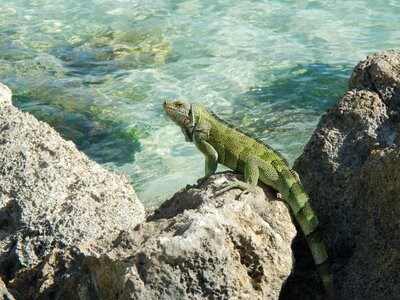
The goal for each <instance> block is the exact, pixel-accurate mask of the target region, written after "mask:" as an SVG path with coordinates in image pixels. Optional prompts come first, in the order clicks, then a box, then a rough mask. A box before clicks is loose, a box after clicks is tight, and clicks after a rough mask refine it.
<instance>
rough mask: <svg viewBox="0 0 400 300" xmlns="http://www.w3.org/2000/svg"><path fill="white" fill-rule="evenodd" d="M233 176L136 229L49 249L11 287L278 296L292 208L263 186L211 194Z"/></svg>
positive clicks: (128, 295) (116, 294) (122, 295)
mask: <svg viewBox="0 0 400 300" xmlns="http://www.w3.org/2000/svg"><path fill="white" fill-rule="evenodd" d="M232 176H233V175H232V174H228V175H223V174H217V175H214V176H212V178H210V179H209V180H208V182H206V183H205V185H204V186H203V187H202V188H201V189H189V190H183V191H181V192H179V193H177V194H176V195H175V196H174V197H173V198H172V199H171V200H168V201H166V202H165V203H164V204H163V205H162V206H161V207H160V208H159V209H157V210H156V211H155V212H154V213H153V214H152V215H150V216H149V217H148V218H147V222H145V223H142V224H139V225H138V226H136V227H135V228H134V229H128V230H125V231H122V232H121V233H120V234H114V235H112V236H109V237H105V238H103V239H98V240H96V241H91V242H87V243H85V244H82V245H80V246H79V247H78V248H74V249H69V250H67V251H64V252H62V253H60V252H58V253H54V256H53V257H48V258H47V259H46V260H45V261H44V262H43V263H42V264H41V265H39V266H38V267H37V268H36V269H34V270H31V271H30V273H29V276H28V274H25V275H23V274H21V276H20V278H18V277H17V278H16V279H15V280H14V281H13V282H12V283H11V287H12V288H13V289H14V290H16V291H23V290H25V289H26V287H25V286H24V284H23V283H24V282H27V280H26V277H30V278H37V281H36V282H37V283H36V286H34V287H31V294H30V295H29V296H31V297H33V298H36V297H43V298H41V299H51V297H55V298H57V296H59V295H63V299H117V298H118V299H206V298H213V299H278V297H279V293H280V290H281V286H282V284H283V283H284V282H285V280H286V278H287V277H288V276H289V274H290V272H291V270H292V263H293V261H292V252H291V248H290V247H291V242H292V239H293V237H294V236H295V234H296V230H295V227H294V225H293V224H292V220H291V217H290V212H289V210H288V208H287V206H286V204H285V203H284V202H282V201H281V200H278V199H276V197H275V196H274V195H272V194H271V193H270V192H268V191H267V189H266V188H265V189H262V188H259V187H258V188H257V189H256V190H255V191H254V192H252V193H250V194H248V195H246V196H244V197H243V198H242V199H236V198H237V196H238V193H239V191H238V190H231V191H229V192H226V193H224V194H222V195H220V196H218V197H215V185H216V184H220V183H221V182H222V181H223V180H224V178H226V177H229V178H232ZM49 266H51V267H49ZM49 269H50V270H51V271H48V270H49ZM43 270H47V271H43ZM60 270H61V271H60ZM60 274H69V275H68V277H64V278H61V276H60ZM24 276H25V278H24ZM43 282H45V283H46V285H45V286H43V284H42V283H43ZM49 295H51V297H50V296H49Z"/></svg>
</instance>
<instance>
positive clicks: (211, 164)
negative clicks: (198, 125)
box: [193, 132, 218, 184]
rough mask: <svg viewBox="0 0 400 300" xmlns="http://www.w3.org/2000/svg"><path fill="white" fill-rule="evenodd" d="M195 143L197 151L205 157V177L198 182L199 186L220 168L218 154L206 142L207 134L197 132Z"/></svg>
mask: <svg viewBox="0 0 400 300" xmlns="http://www.w3.org/2000/svg"><path fill="white" fill-rule="evenodd" d="M193 141H194V143H195V145H196V147H197V149H199V150H200V152H201V153H203V154H204V157H205V175H204V176H203V177H201V178H199V179H198V180H197V183H198V184H202V183H203V182H204V181H205V180H206V179H207V178H208V177H209V176H211V175H213V174H215V171H216V170H217V167H218V153H217V151H216V150H215V149H214V147H213V146H211V145H210V144H209V143H208V142H207V141H206V134H205V133H203V132H195V133H194V134H193Z"/></svg>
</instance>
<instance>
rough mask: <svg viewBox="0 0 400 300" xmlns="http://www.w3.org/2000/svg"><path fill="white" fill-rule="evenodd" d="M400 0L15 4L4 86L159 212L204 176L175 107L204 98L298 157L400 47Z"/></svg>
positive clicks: (5, 22)
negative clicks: (356, 78)
mask: <svg viewBox="0 0 400 300" xmlns="http://www.w3.org/2000/svg"><path fill="white" fill-rule="evenodd" d="M399 16H400V2H399V1H382V2H376V1H360V0H359V1H333V0H332V1H277V0H276V1H271V0H270V1H205V0H204V1H201V0H197V1H196V0H187V1H184V0H182V1H165V0H164V1H161V0H152V1H132V0H130V1H124V0H92V1H77V0H68V1H65V0H63V1H59V0H52V1H50V0H36V1H28V0H25V1H22V0H20V1H4V0H0V81H1V82H3V83H5V84H7V85H9V86H10V87H11V89H12V90H13V92H14V103H15V105H16V106H18V107H20V108H21V109H23V110H24V111H28V112H30V113H32V114H34V115H35V116H36V117H38V118H39V119H41V120H44V121H46V122H48V123H50V124H51V125H52V126H53V127H55V128H56V129H57V130H58V131H59V132H60V133H61V134H62V135H63V136H64V137H65V138H67V139H70V140H73V141H74V142H75V143H76V144H77V146H78V148H79V149H81V150H82V151H84V152H85V153H87V154H88V155H89V156H90V157H91V158H93V159H95V160H96V161H98V162H100V163H101V164H103V165H105V166H106V167H107V168H110V169H113V170H115V171H116V172H119V173H122V174H125V175H126V177H128V179H129V180H130V181H131V182H132V184H133V185H134V187H135V189H136V190H137V191H138V193H139V196H140V198H141V200H142V201H143V202H144V203H145V204H146V205H147V206H148V207H149V206H152V205H155V204H156V203H159V202H161V201H163V200H165V199H166V198H168V197H169V196H170V195H171V194H173V193H174V192H175V191H176V190H178V189H179V188H180V187H183V186H185V185H186V184H188V183H193V182H194V181H195V179H196V178H198V177H200V176H202V174H203V168H204V167H203V157H202V156H201V154H199V153H198V152H197V150H196V149H195V148H194V146H193V145H191V144H188V143H184V142H183V141H184V139H183V136H182V134H181V132H180V131H179V129H178V128H176V127H175V125H174V124H172V123H171V122H169V121H168V120H167V119H166V118H165V117H164V116H163V113H162V107H161V103H162V102H163V101H164V100H166V99H171V98H183V99H189V100H194V101H197V102H201V103H203V104H204V105H205V106H207V107H209V108H212V109H213V110H214V111H216V112H217V113H218V114H219V115H220V116H221V117H222V118H224V119H226V120H227V121H229V122H231V123H233V124H236V125H238V126H240V127H242V128H243V129H245V130H247V131H250V132H253V133H254V135H256V136H257V137H259V138H261V139H263V140H265V141H266V142H268V143H270V144H271V145H272V146H274V147H275V148H277V149H278V150H279V151H281V152H282V153H283V155H284V156H285V157H287V158H288V159H289V161H290V162H293V161H294V159H295V158H296V157H297V156H298V155H300V153H301V151H302V148H303V147H304V145H305V143H306V142H307V141H308V139H309V137H310V136H311V134H312V132H313V130H314V129H315V126H316V124H317V122H318V120H319V118H320V116H321V115H322V114H323V113H324V112H325V111H326V109H327V108H328V107H329V106H330V105H332V104H333V103H334V102H335V101H336V100H337V99H338V98H339V97H340V96H341V95H342V94H343V93H344V91H345V90H346V86H347V79H348V77H349V75H350V74H351V70H352V68H353V67H354V65H355V64H356V63H357V62H358V61H360V60H362V59H364V58H365V56H366V55H368V54H371V53H373V52H376V51H381V50H386V49H389V48H397V49H399V48H400V31H399V30H398V28H400V17H399Z"/></svg>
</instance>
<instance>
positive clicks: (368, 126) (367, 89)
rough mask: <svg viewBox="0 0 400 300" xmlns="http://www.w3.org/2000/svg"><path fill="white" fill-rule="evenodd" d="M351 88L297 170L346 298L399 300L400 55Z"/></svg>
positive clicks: (356, 75) (376, 58)
mask: <svg viewBox="0 0 400 300" xmlns="http://www.w3.org/2000/svg"><path fill="white" fill-rule="evenodd" d="M349 89H350V90H349V91H348V92H347V93H346V94H345V95H344V96H343V98H342V99H341V100H340V101H339V102H338V103H337V104H335V105H334V106H333V107H332V108H331V109H330V110H329V111H328V112H327V114H326V115H325V116H323V117H322V118H321V120H320V122H319V124H318V127H317V129H316V131H315V132H314V134H313V136H312V137H311V139H310V141H309V143H308V144H307V145H306V147H305V150H304V153H303V155H302V156H301V157H300V158H299V159H298V160H297V161H296V162H295V165H294V168H295V169H296V170H297V172H298V173H299V174H300V177H301V179H302V182H303V185H304V187H305V189H306V191H307V192H308V193H309V195H310V197H311V199H312V204H313V207H315V209H316V211H317V215H318V217H319V220H320V223H321V227H322V229H323V235H324V236H325V240H326V242H327V244H328V248H329V254H330V257H331V260H332V261H333V267H334V270H335V277H336V282H337V286H338V291H339V293H340V295H341V297H342V299H396V297H398V295H400V279H399V278H400V254H399V253H400V243H399V242H398V239H399V236H400V226H399V213H400V201H399V199H400V185H399V183H400V169H399V167H398V166H399V165H400V164H399V163H400V159H399V153H400V101H399V99H400V52H398V51H394V50H391V51H387V52H383V53H376V54H374V55H371V56H369V57H368V58H367V59H366V60H365V61H363V62H360V63H359V64H358V65H357V66H356V67H355V69H354V72H353V74H352V76H351V78H350V80H349ZM301 276H304V275H302V274H301V273H298V274H297V278H298V277H301ZM295 277H296V275H295ZM288 298H290V297H288ZM300 298H301V296H300Z"/></svg>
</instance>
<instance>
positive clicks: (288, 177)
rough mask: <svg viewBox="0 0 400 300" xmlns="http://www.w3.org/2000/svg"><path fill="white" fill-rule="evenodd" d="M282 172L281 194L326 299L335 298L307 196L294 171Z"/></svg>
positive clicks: (322, 247) (324, 247) (326, 255)
mask: <svg viewBox="0 0 400 300" xmlns="http://www.w3.org/2000/svg"><path fill="white" fill-rule="evenodd" d="M282 173H283V174H282ZM282 173H281V175H282V177H281V178H282V181H281V187H282V190H281V193H282V196H283V198H284V199H285V200H286V202H287V203H288V204H289V206H290V208H291V209H292V211H293V215H294V216H295V218H296V220H297V222H298V223H299V225H300V227H301V229H302V231H303V233H304V235H305V237H306V240H307V244H308V247H309V248H310V250H311V253H312V256H313V258H314V262H315V265H316V267H317V269H318V272H319V274H320V278H321V280H322V283H323V285H324V288H325V290H326V293H327V296H328V299H329V300H333V299H336V298H337V297H336V290H335V287H334V282H333V274H332V270H331V265H330V263H329V260H328V254H327V251H326V246H325V243H324V241H323V240H322V237H321V235H320V232H319V229H318V219H317V216H316V215H315V213H314V211H313V209H312V208H311V205H310V202H309V197H308V196H307V194H306V193H305V192H304V190H303V188H302V186H301V183H300V180H299V177H298V175H297V173H296V172H294V171H292V170H283V171H282Z"/></svg>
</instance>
